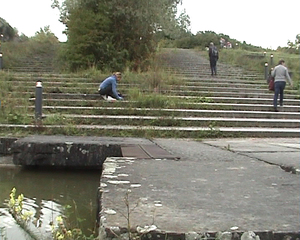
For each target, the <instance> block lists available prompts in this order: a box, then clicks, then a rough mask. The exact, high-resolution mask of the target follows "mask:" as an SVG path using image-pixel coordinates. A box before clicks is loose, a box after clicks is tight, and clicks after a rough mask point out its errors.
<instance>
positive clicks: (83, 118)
mask: <svg viewBox="0 0 300 240" xmlns="http://www.w3.org/2000/svg"><path fill="white" fill-rule="evenodd" d="M43 117H44V118H51V117H54V118H55V117H57V116H55V115H51V114H49V115H43ZM59 117H60V118H62V119H64V120H63V121H70V122H73V123H74V124H76V123H80V124H93V125H100V124H101V125H132V126H176V127H179V126H182V127H185V126H189V127H192V126H194V127H200V126H201V127H211V128H216V127H269V126H272V127H277V128H300V119H262V118H225V117H206V118H205V117H171V116H138V115H134V116H132V115H83V114H61V115H60V116H59Z"/></svg>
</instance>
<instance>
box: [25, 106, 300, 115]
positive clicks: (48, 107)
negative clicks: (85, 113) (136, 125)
mask: <svg viewBox="0 0 300 240" xmlns="http://www.w3.org/2000/svg"><path fill="white" fill-rule="evenodd" d="M28 108H31V109H32V108H35V106H29V107H28ZM43 109H50V110H53V109H61V110H64V109H73V110H127V109H128V108H124V107H80V106H77V107H72V106H44V107H43ZM129 109H130V110H136V111H139V110H140V111H145V110H147V111H164V112H184V113H187V112H194V113H229V114H254V113H255V114H267V115H271V116H272V115H274V114H277V115H281V114H283V115H296V116H300V112H267V111H242V110H210V109H179V108H176V109H175V108H172V109H171V108H167V109H166V108H129Z"/></svg>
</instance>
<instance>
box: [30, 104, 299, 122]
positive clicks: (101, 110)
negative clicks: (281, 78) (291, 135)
mask: <svg viewBox="0 0 300 240" xmlns="http://www.w3.org/2000/svg"><path fill="white" fill-rule="evenodd" d="M30 108H31V109H32V111H34V106H32V107H29V109H30ZM72 112H73V113H76V114H84V115H94V114H95V113H97V114H99V115H100V114H101V115H107V114H108V112H110V113H115V114H116V115H118V114H122V112H126V114H130V115H140V114H139V113H141V112H142V113H143V115H146V116H149V115H156V116H169V115H171V116H190V117H191V116H193V117H199V116H201V117H225V118H227V117H233V118H257V119H262V118H265V119H300V112H272V111H270V112H266V111H234V110H211V109H163V108H124V107H82V106H78V107H72V106H44V107H43V113H45V114H49V113H57V114H66V113H72Z"/></svg>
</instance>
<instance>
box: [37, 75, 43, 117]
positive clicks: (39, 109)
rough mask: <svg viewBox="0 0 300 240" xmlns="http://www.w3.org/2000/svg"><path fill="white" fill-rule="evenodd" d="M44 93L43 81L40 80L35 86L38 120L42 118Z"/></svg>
mask: <svg viewBox="0 0 300 240" xmlns="http://www.w3.org/2000/svg"><path fill="white" fill-rule="evenodd" d="M42 94H43V86H42V81H41V80H38V81H37V82H36V86H35V119H36V121H41V120H42V101H43V99H42Z"/></svg>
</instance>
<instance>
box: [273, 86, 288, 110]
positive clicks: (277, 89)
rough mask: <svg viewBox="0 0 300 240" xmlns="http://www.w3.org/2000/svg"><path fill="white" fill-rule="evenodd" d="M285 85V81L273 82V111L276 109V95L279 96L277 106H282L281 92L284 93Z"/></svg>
mask: <svg viewBox="0 0 300 240" xmlns="http://www.w3.org/2000/svg"><path fill="white" fill-rule="evenodd" d="M285 85H286V82H285V81H277V82H275V85H274V99H273V105H274V109H277V99H278V95H279V104H280V106H282V105H283V92H284V88H285Z"/></svg>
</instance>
